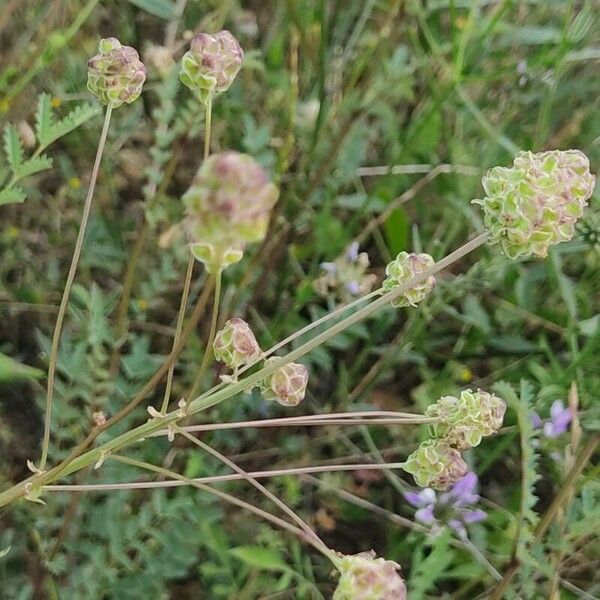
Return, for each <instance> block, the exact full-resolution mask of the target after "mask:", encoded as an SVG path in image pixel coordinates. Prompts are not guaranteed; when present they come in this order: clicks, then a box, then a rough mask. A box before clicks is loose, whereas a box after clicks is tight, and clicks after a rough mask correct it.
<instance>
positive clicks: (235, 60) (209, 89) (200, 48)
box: [179, 30, 244, 103]
mask: <svg viewBox="0 0 600 600" xmlns="http://www.w3.org/2000/svg"><path fill="white" fill-rule="evenodd" d="M243 58H244V51H243V50H242V48H241V46H240V45H239V43H238V41H237V40H236V39H235V37H233V35H231V33H229V31H226V30H223V31H219V32H218V33H214V34H210V33H199V34H198V35H197V36H196V37H194V39H193V40H192V43H191V45H190V49H189V50H188V51H187V52H186V53H185V54H184V56H183V59H182V61H181V72H180V75H179V77H180V79H181V81H182V83H183V84H185V85H186V86H187V87H189V88H190V89H191V90H192V91H193V92H195V93H196V94H197V95H198V98H199V99H200V100H201V101H202V102H205V103H206V102H207V101H208V99H209V98H210V97H211V96H212V95H214V94H215V93H218V92H225V91H226V90H228V89H229V87H230V86H231V84H232V83H233V80H234V79H235V77H236V75H237V74H238V72H239V70H240V68H241V66H242V60H243Z"/></svg>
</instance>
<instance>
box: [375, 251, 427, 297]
mask: <svg viewBox="0 0 600 600" xmlns="http://www.w3.org/2000/svg"><path fill="white" fill-rule="evenodd" d="M434 264H435V261H434V260H433V258H432V257H431V256H429V254H416V253H414V252H412V253H411V254H409V253H408V252H400V254H398V256H396V258H395V260H393V261H392V262H391V263H389V264H388V266H387V267H386V268H385V274H386V275H387V278H386V279H385V280H384V281H383V289H384V290H385V291H386V292H389V291H390V290H393V289H394V288H396V287H398V286H400V285H402V284H404V283H406V282H407V281H410V279H412V278H413V277H414V276H415V275H418V274H419V273H423V272H424V271H426V270H427V269H429V268H430V267H432V266H433V265H434ZM434 287H435V277H434V276H433V275H430V276H429V277H427V278H426V279H424V280H422V281H419V282H418V283H415V285H414V286H413V287H411V288H410V289H409V290H406V291H405V292H403V293H402V294H401V295H400V296H399V297H398V298H395V299H394V300H392V306H396V307H398V308H401V307H403V306H416V305H417V304H418V303H419V302H421V300H423V299H424V298H426V297H427V296H428V295H429V294H430V293H431V291H432V290H433V288H434Z"/></svg>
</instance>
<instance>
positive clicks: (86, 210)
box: [39, 104, 113, 471]
mask: <svg viewBox="0 0 600 600" xmlns="http://www.w3.org/2000/svg"><path fill="white" fill-rule="evenodd" d="M112 111H113V106H112V104H109V105H108V106H107V107H106V112H105V114H104V125H103V127H102V133H101V134H100V141H99V142H98V149H97V150H96V159H95V160H94V166H93V168H92V175H91V177H90V184H89V187H88V191H87V195H86V197H85V203H84V205H83V214H82V215H81V223H80V225H79V233H78V234H77V241H76V242H75V249H74V250H73V257H72V258H71V266H70V267H69V273H68V275H67V281H66V283H65V287H64V289H63V294H62V298H61V300H60V307H59V309H58V315H57V317H56V323H55V325H54V333H53V334H52V344H51V346H50V357H49V362H48V388H47V392H46V414H45V417H44V437H43V441H42V458H41V460H40V467H39V468H40V470H41V471H43V470H44V469H45V468H46V462H47V460H48V448H49V446H50V425H51V423H52V403H53V401H54V380H55V377H56V363H57V359H58V346H59V344H60V335H61V333H62V326H63V321H64V319H65V314H66V312H67V306H68V305H69V297H70V295H71V288H72V287H73V282H74V281H75V275H76V274H77V265H78V264H79V258H80V256H81V250H82V248H83V240H84V238H85V232H86V229H87V224H88V220H89V217H90V212H91V209H92V199H93V197H94V190H95V189H96V181H97V179H98V172H99V170H100V162H101V161H102V154H103V153H104V147H105V145H106V138H107V136H108V129H109V126H110V118H111V115H112Z"/></svg>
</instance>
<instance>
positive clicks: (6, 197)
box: [0, 187, 27, 206]
mask: <svg viewBox="0 0 600 600" xmlns="http://www.w3.org/2000/svg"><path fill="white" fill-rule="evenodd" d="M25 198H27V194H26V193H25V192H24V191H23V190H22V189H21V188H20V187H12V188H5V189H3V190H2V191H0V206H2V205H3V204H21V202H24V201H25Z"/></svg>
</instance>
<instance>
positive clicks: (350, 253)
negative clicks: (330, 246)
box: [346, 242, 359, 262]
mask: <svg viewBox="0 0 600 600" xmlns="http://www.w3.org/2000/svg"><path fill="white" fill-rule="evenodd" d="M358 247H359V246H358V242H352V243H351V244H350V246H348V249H347V250H346V258H347V259H348V260H349V261H351V262H356V261H357V260H358Z"/></svg>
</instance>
